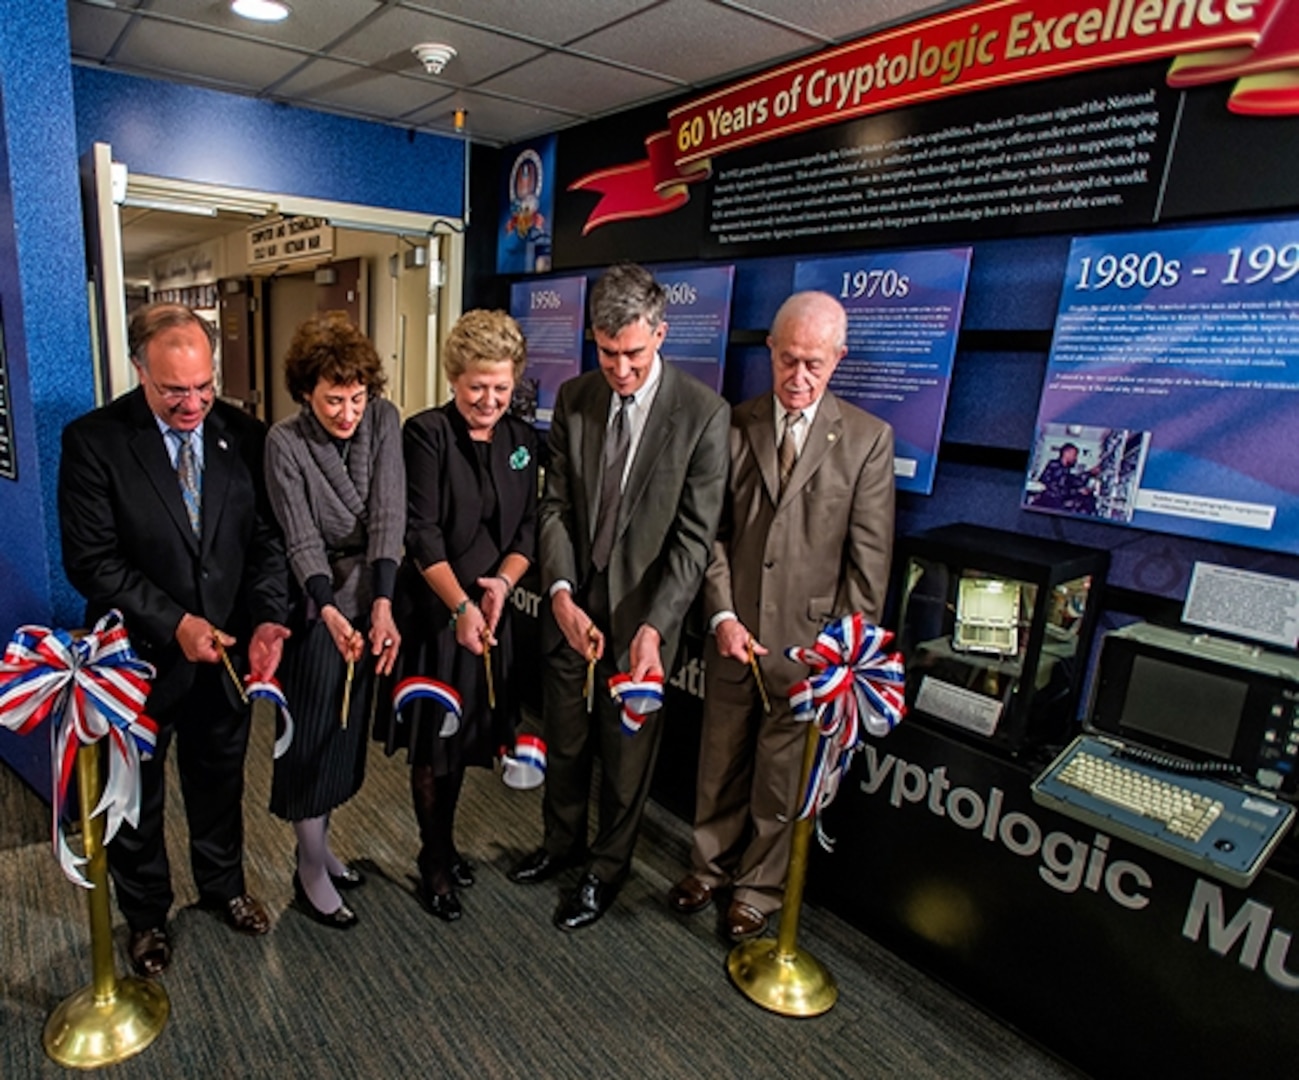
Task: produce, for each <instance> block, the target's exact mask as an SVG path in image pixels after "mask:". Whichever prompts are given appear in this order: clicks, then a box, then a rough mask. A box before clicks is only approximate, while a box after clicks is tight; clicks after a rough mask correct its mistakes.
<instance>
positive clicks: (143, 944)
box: [127, 926, 171, 979]
mask: <svg viewBox="0 0 1299 1080" xmlns="http://www.w3.org/2000/svg"><path fill="white" fill-rule="evenodd" d="M127 952H128V953H129V954H130V957H131V967H132V968H134V969H135V973H136V974H137V975H143V976H144V977H145V978H146V979H156V978H157V977H158V976H159V975H161V974H162V973H163V972H164V971H166V970H167V965H168V964H170V963H171V939H170V938H169V937H168V936H167V929H166V927H163V926H151V927H149V929H148V930H132V931H131V942H130V945H129V946H128V947H127Z"/></svg>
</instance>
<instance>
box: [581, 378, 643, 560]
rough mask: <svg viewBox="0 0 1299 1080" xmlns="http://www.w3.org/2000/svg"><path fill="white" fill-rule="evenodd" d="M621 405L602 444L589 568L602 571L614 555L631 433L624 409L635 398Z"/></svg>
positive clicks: (626, 397) (623, 398)
mask: <svg viewBox="0 0 1299 1080" xmlns="http://www.w3.org/2000/svg"><path fill="white" fill-rule="evenodd" d="M619 397H620V398H621V404H620V405H619V406H618V411H617V412H616V413H615V414H614V417H613V427H612V428H611V429H610V430H609V434H608V436H607V437H606V439H605V444H604V458H605V465H604V475H603V477H602V478H601V483H600V508H599V510H597V511H596V515H595V539H594V540H592V541H591V565H592V566H594V567H595V568H596V570H603V569H604V568H605V567H607V566H608V565H609V556H610V555H612V554H613V534H614V532H615V531H616V526H617V522H618V504H619V503H621V502H622V474H623V470H624V469H626V467H627V451H628V449H629V448H630V446H631V431H630V430H628V427H627V407H628V406H629V405H630V404H631V403H632V402H633V401H635V400H636V397H635V395H634V394H621V395H619Z"/></svg>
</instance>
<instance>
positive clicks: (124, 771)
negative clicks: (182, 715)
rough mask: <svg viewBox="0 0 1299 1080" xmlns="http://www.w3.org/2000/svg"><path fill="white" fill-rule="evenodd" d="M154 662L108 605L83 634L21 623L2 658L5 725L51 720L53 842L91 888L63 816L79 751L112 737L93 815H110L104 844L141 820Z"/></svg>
mask: <svg viewBox="0 0 1299 1080" xmlns="http://www.w3.org/2000/svg"><path fill="white" fill-rule="evenodd" d="M153 675H154V671H153V667H152V666H151V665H149V664H146V663H145V662H144V661H143V660H141V659H140V658H139V657H138V656H136V655H135V650H134V649H133V648H132V647H131V642H130V639H129V638H128V637H127V636H126V627H125V625H124V624H123V622H122V616H121V614H120V613H119V612H116V611H110V612H109V613H108V614H107V615H105V616H104V617H103V618H102V619H100V620H99V622H98V623H96V624H95V628H94V629H93V630H92V631H91V632H90V633H89V634H87V635H86V636H85V637H82V638H80V639H75V640H74V638H73V636H72V635H71V634H70V633H68V632H67V631H66V630H49V629H47V628H46V627H43V626H21V627H19V628H18V629H17V630H16V631H15V632H14V636H13V640H12V641H11V642H10V643H9V645H8V647H7V648H6V649H5V654H4V661H3V662H0V724H3V725H4V726H5V727H7V728H9V730H11V731H16V732H17V733H18V734H19V735H26V734H28V733H30V732H31V731H33V730H34V729H35V728H36V727H37V726H38V725H39V724H40V723H41V722H42V721H44V720H47V719H48V720H49V721H50V745H51V748H52V752H51V759H52V767H53V771H54V806H53V821H52V824H51V843H52V844H53V847H54V854H55V856H56V857H57V858H58V860H59V866H60V867H62V868H63V873H64V874H65V875H66V876H67V878H68V880H69V881H71V882H72V883H73V884H75V885H80V886H82V887H83V888H86V889H89V888H93V886H92V885H91V883H90V882H89V881H87V880H86V878H85V876H84V875H83V874H82V873H81V870H80V867H81V866H83V865H85V861H86V860H85V859H83V858H82V857H81V856H79V855H76V854H74V853H73V851H72V849H71V848H70V847H69V846H68V843H67V840H66V839H65V837H64V835H63V829H62V826H61V822H62V819H63V807H64V805H65V803H66V801H67V793H68V785H69V783H70V782H71V780H72V772H73V768H74V766H75V764H76V760H77V751H78V750H79V749H80V748H81V747H82V746H90V745H92V744H93V743H97V742H99V740H100V739H104V738H106V739H107V740H108V781H107V783H106V784H105V785H104V793H103V795H102V796H101V797H100V800H99V804H98V805H97V806H96V807H95V808H94V810H92V811H91V813H90V816H91V817H92V818H93V817H97V816H98V815H100V814H105V815H106V817H105V823H104V843H108V842H109V841H110V840H112V839H113V837H114V836H116V835H117V830H118V828H119V827H120V826H121V824H122V822H123V821H125V822H127V823H128V824H129V825H131V826H132V827H134V826H136V825H138V824H139V822H140V759H141V758H147V757H150V756H151V755H152V754H153V750H154V747H155V746H156V745H157V742H158V726H157V724H155V723H154V721H152V720H150V719H149V718H148V717H147V716H145V715H144V703H145V701H146V699H147V698H148V696H149V681H150V680H151V679H152V678H153Z"/></svg>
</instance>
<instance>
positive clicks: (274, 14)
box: [230, 0, 293, 22]
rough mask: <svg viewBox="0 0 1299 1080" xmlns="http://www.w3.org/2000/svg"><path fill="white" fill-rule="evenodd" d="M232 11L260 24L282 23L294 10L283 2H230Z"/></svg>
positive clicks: (279, 0)
mask: <svg viewBox="0 0 1299 1080" xmlns="http://www.w3.org/2000/svg"><path fill="white" fill-rule="evenodd" d="M230 10H231V11H233V12H234V13H235V14H236V15H242V16H243V17H244V18H245V19H256V20H257V21H258V22H282V21H283V20H284V19H287V18H288V17H289V12H290V11H292V10H293V9H292V8H291V7H289V5H288V4H286V3H283V0H230Z"/></svg>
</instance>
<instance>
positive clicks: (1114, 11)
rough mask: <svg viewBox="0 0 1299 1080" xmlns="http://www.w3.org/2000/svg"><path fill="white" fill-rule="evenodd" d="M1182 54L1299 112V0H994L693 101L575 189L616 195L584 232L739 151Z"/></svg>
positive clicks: (1254, 103)
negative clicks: (893, 113)
mask: <svg viewBox="0 0 1299 1080" xmlns="http://www.w3.org/2000/svg"><path fill="white" fill-rule="evenodd" d="M1164 57H1176V58H1177V59H1176V60H1175V61H1174V63H1173V65H1172V67H1171V69H1170V71H1169V77H1168V81H1169V84H1170V85H1172V86H1189V85H1194V84H1197V83H1201V82H1215V81H1220V80H1223V79H1229V78H1236V79H1239V80H1240V81H1239V82H1238V83H1237V86H1236V88H1235V91H1234V92H1233V94H1232V98H1231V103H1230V108H1231V109H1232V111H1233V112H1239V113H1253V114H1265V115H1277V114H1280V113H1296V112H1299V0H989V2H988V3H984V4H977V5H974V6H971V7H964V8H961V9H960V10H959V11H953V12H948V13H946V14H943V15H936V16H934V17H932V18H929V19H922V20H920V21H918V22H914V23H910V24H908V25H906V26H901V27H898V28H896V29H893V30H888V31H885V32H884V33H881V34H875V35H873V36H871V37H867V38H863V39H862V40H860V41H855V42H853V43H851V44H849V45H842V46H839V47H838V48H834V49H830V50H827V51H825V52H820V53H817V54H816V55H814V56H810V57H808V58H807V59H804V60H799V61H796V62H794V63H791V64H786V65H784V66H783V67H779V68H776V69H774V70H772V71H769V72H764V73H763V74H761V75H757V76H754V77H753V78H750V79H746V80H744V81H743V82H740V83H737V84H735V85H733V86H728V87H726V88H724V89H722V90H718V91H716V92H714V93H711V94H708V95H706V96H705V97H702V98H698V99H696V100H694V101H691V102H687V103H686V104H685V105H682V106H680V107H679V108H676V109H673V110H672V111H671V112H670V113H669V114H668V120H669V128H668V130H667V131H664V132H659V133H657V134H655V135H653V136H651V137H650V138H649V139H647V140H646V147H647V150H648V151H649V154H650V157H649V159H648V160H645V161H640V162H635V163H632V164H628V165H621V166H616V167H613V168H610V169H604V170H601V171H599V172H596V173H591V174H589V175H587V176H584V177H582V178H581V179H580V180H578V181H576V182H575V183H573V184H572V185H570V187H569V190H570V191H575V190H587V189H590V190H596V191H599V192H601V194H602V195H603V198H602V199H601V200H600V203H599V204H598V205H597V206H596V208H595V210H593V211H592V213H591V215H590V217H589V218H588V219H587V222H586V226H585V228H584V229H583V233H584V234H585V233H588V232H590V231H591V230H592V229H594V228H596V227H597V226H599V225H602V224H604V223H606V222H609V221H617V220H621V219H624V218H634V217H650V216H653V215H657V214H665V213H668V212H670V211H672V210H675V209H676V208H677V207H678V206H680V205H681V204H682V203H684V202H685V201H686V200H687V199H688V197H689V195H688V193H687V191H686V185H687V184H688V183H690V182H692V181H694V180H699V179H703V178H704V177H706V176H707V175H708V171H709V159H710V158H712V157H715V156H717V155H718V154H722V153H725V152H727V151H729V150H735V149H738V148H739V147H742V146H751V145H753V144H754V143H759V142H765V141H767V140H769V139H775V138H779V137H781V136H785V135H790V134H793V133H795V132H798V131H806V130H808V129H809V128H815V127H821V126H823V125H826V124H835V123H839V122H840V121H843V120H849V119H852V118H854V117H859V116H866V115H869V114H871V113H876V112H883V111H885V110H888V109H896V108H900V107H902V106H905V105H914V104H917V103H919V102H925V101H933V100H936V99H938V98H943V97H948V96H951V95H954V94H964V93H968V92H970V91H973V90H984V89H988V88H991V87H996V86H1003V85H1006V84H1008V83H1021V82H1028V81H1031V80H1035V79H1044V78H1050V77H1052V76H1057V75H1066V74H1072V73H1075V72H1079V71H1085V70H1089V69H1093V68H1100V67H1111V66H1116V65H1120V64H1131V63H1138V62H1142V61H1147V60H1156V59H1160V58H1164Z"/></svg>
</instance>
